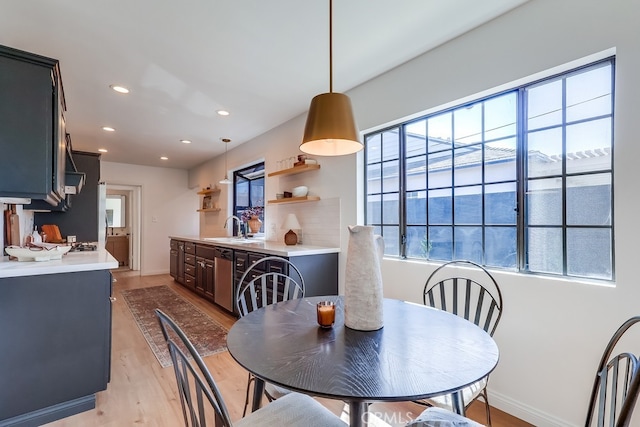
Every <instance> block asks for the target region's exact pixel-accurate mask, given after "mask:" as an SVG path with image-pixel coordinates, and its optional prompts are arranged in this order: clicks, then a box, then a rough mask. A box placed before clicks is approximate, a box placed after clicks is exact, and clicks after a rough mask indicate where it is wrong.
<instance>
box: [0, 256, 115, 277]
mask: <svg viewBox="0 0 640 427" xmlns="http://www.w3.org/2000/svg"><path fill="white" fill-rule="evenodd" d="M112 268H118V261H117V260H116V259H115V258H114V257H112V256H111V254H110V253H109V252H107V251H106V250H104V249H101V250H97V251H91V252H69V253H67V254H65V255H63V256H62V259H60V260H53V261H24V262H21V261H10V260H9V257H8V256H5V257H0V278H5V277H18V276H35V275H40V274H56V273H73V272H76V271H92V270H109V269H112Z"/></svg>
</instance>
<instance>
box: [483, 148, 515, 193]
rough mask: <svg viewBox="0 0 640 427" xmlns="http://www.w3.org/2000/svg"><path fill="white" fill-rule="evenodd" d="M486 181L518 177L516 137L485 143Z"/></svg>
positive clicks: (507, 179)
mask: <svg viewBox="0 0 640 427" xmlns="http://www.w3.org/2000/svg"><path fill="white" fill-rule="evenodd" d="M484 158H485V160H484V181H485V182H496V181H509V180H515V179H516V139H515V138H509V139H503V140H500V141H496V142H491V143H489V144H486V145H485V148H484Z"/></svg>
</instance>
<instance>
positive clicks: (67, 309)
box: [0, 270, 112, 426]
mask: <svg viewBox="0 0 640 427" xmlns="http://www.w3.org/2000/svg"><path fill="white" fill-rule="evenodd" d="M111 280H112V279H111V273H110V271H109V270H96V271H82V272H74V273H58V274H48V275H37V276H25V277H13V278H2V279H0V337H2V343H3V344H2V351H0V378H2V383H3V384H4V386H3V387H0V425H19V426H39V425H42V424H45V423H48V422H51V421H54V420H56V419H60V418H64V417H67V416H70V415H73V414H76V413H78V412H82V411H86V410H89V409H92V408H94V407H95V393H97V392H99V391H101V390H105V389H106V388H107V383H108V382H109V379H110V372H111V290H112V289H111Z"/></svg>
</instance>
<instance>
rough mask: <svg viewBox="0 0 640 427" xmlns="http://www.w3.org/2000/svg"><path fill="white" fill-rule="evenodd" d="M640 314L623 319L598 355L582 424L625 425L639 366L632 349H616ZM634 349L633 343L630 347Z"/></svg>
mask: <svg viewBox="0 0 640 427" xmlns="http://www.w3.org/2000/svg"><path fill="white" fill-rule="evenodd" d="M638 322H640V316H635V317H632V318H630V319H629V320H627V321H626V322H624V323H623V324H622V326H620V327H619V328H618V330H617V331H616V332H615V334H613V336H612V337H611V339H610V340H609V343H608V344H607V347H606V348H605V350H604V353H603V354H602V357H601V358H600V363H599V364H598V370H597V371H596V377H595V380H594V382H593V389H592V390H591V399H590V400H589V409H588V411H587V420H586V422H585V426H586V427H592V426H598V427H604V426H609V427H614V426H615V427H627V426H629V425H630V422H631V416H632V415H633V409H634V408H635V406H636V401H637V400H638V394H639V389H640V373H639V372H640V370H639V366H638V359H637V356H636V355H635V353H632V352H629V351H625V352H620V353H618V352H616V353H615V355H614V356H612V354H614V350H616V347H617V344H618V342H619V341H620V339H621V338H622V336H623V335H624V334H625V332H627V331H628V330H629V328H631V327H632V326H633V325H635V324H636V323H638ZM634 349H635V350H636V351H637V347H635V348H634Z"/></svg>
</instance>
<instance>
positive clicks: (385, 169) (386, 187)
mask: <svg viewBox="0 0 640 427" xmlns="http://www.w3.org/2000/svg"><path fill="white" fill-rule="evenodd" d="M399 172H400V170H399V168H398V161H397V160H393V161H391V162H384V163H383V164H382V174H383V181H382V191H383V192H384V193H388V192H389V191H398V190H399V189H400V180H399V178H400V177H399Z"/></svg>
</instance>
